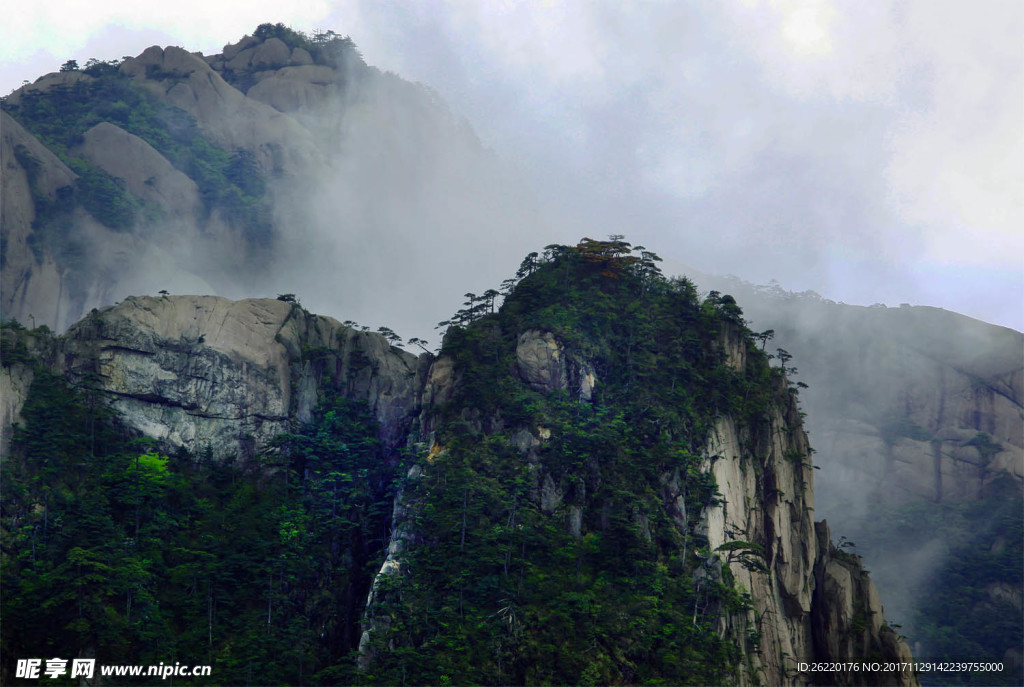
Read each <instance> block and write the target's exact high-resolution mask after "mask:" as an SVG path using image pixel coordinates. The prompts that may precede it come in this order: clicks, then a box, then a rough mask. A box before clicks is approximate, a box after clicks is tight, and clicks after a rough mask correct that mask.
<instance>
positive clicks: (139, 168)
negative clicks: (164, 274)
mask: <svg viewBox="0 0 1024 687" xmlns="http://www.w3.org/2000/svg"><path fill="white" fill-rule="evenodd" d="M72 153H74V154H79V155H81V157H83V158H85V159H86V160H87V161H89V162H91V163H92V164H94V165H96V166H97V167H99V168H100V169H102V170H104V171H105V172H107V173H108V174H110V176H112V177H114V178H115V179H121V180H122V181H123V182H124V183H125V185H126V186H127V187H128V190H129V191H131V192H132V193H133V194H134V195H136V196H138V197H139V198H142V199H143V200H145V201H148V202H150V203H153V204H154V205H156V206H158V207H159V208H161V209H162V210H163V212H164V213H166V215H169V216H171V217H179V216H180V217H181V218H182V219H185V220H186V221H189V222H196V220H197V214H198V212H199V208H200V200H199V187H197V186H196V184H195V182H194V181H192V180H191V179H189V178H188V177H187V176H185V175H184V174H183V173H182V172H180V171H178V170H177V169H175V167H174V165H172V164H171V163H170V162H168V161H167V158H165V157H164V156H163V155H161V154H160V153H158V152H157V151H156V150H155V149H154V148H153V147H152V146H151V145H149V144H148V143H146V142H145V141H143V140H142V139H141V138H139V137H138V136H134V135H132V134H130V133H128V132H127V131H125V130H124V129H121V128H119V127H116V126H114V125H113V124H110V123H109V122H100V123H99V124H97V125H96V126H94V127H93V128H91V129H89V130H88V131H86V132H85V135H84V136H83V141H82V144H81V146H80V147H79V148H78V149H76V150H73V151H72Z"/></svg>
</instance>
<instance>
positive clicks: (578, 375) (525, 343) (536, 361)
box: [516, 329, 597, 401]
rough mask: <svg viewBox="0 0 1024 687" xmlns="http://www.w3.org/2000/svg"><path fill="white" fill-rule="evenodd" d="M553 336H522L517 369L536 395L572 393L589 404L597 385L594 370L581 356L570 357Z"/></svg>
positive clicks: (517, 350) (529, 333) (537, 333)
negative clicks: (551, 392) (556, 391)
mask: <svg viewBox="0 0 1024 687" xmlns="http://www.w3.org/2000/svg"><path fill="white" fill-rule="evenodd" d="M564 349H565V347H564V346H563V345H562V344H561V343H560V342H559V341H557V340H556V339H555V336H554V335H553V334H552V333H551V332H540V331H537V330H535V329H531V330H530V331H528V332H523V334H521V335H520V336H519V345H518V346H517V347H516V367H517V369H518V370H519V376H520V377H521V378H522V379H523V381H524V382H526V383H527V384H529V385H530V387H531V388H532V389H533V390H534V391H541V392H547V391H555V390H568V391H570V392H572V393H576V394H578V395H579V398H580V400H582V401H589V400H591V398H592V397H593V394H594V387H595V386H596V385H597V375H596V374H595V373H594V369H593V366H591V365H590V364H589V363H587V362H586V361H584V360H581V359H579V357H578V356H574V355H570V356H567V355H566V353H565V351H564Z"/></svg>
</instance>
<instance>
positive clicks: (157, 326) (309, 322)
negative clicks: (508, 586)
mask: <svg viewBox="0 0 1024 687" xmlns="http://www.w3.org/2000/svg"><path fill="white" fill-rule="evenodd" d="M49 357H50V359H51V363H52V365H53V366H54V367H56V368H57V369H59V370H62V371H64V373H65V374H66V375H67V376H68V377H69V378H70V379H72V380H73V381H75V382H76V383H80V384H84V385H87V386H90V387H94V388H98V389H100V390H102V391H103V392H104V393H105V394H106V395H107V396H108V397H109V398H110V400H111V404H112V406H113V407H114V408H115V409H116V410H117V412H118V413H119V414H120V415H121V416H122V417H123V418H124V420H125V421H126V422H127V423H128V424H129V425H131V426H132V427H134V428H136V429H138V430H139V431H141V432H142V433H143V434H145V435H146V436H149V437H152V438H154V439H157V440H159V441H161V442H164V443H165V444H166V445H168V446H170V447H175V446H180V447H183V448H185V449H187V450H189V451H191V452H192V453H193V454H199V453H201V452H203V451H204V450H207V449H209V450H210V451H212V453H213V454H214V456H224V455H237V456H240V457H243V458H246V457H250V458H251V457H252V456H253V455H254V452H255V451H256V449H257V448H259V447H261V446H264V445H265V444H266V442H267V441H268V440H269V439H271V438H273V437H274V436H276V435H278V434H280V433H282V432H284V431H286V430H287V429H288V428H289V426H290V422H291V421H293V420H297V421H299V422H308V421H309V419H310V413H311V411H312V409H313V408H314V407H315V406H316V404H317V402H318V400H319V399H320V397H321V393H322V391H323V390H324V389H332V390H336V391H340V392H341V393H342V394H343V395H345V396H347V397H350V398H354V399H359V400H363V401H366V402H367V403H368V404H369V406H370V408H371V409H372V410H373V412H374V414H375V415H376V417H377V419H378V420H379V422H380V425H381V432H382V436H381V438H382V439H383V440H384V441H385V443H386V445H387V446H388V448H389V449H390V450H391V451H398V450H399V449H401V448H402V447H403V446H404V442H405V436H406V434H407V432H408V431H409V426H410V423H411V422H412V420H413V419H414V417H415V415H416V413H417V412H418V408H419V398H420V393H421V389H422V386H423V375H424V373H425V371H426V357H420V358H417V357H416V356H413V355H411V354H409V353H406V352H404V351H401V350H399V349H396V348H394V347H392V346H390V345H389V344H388V342H387V341H386V340H385V339H384V338H383V337H382V336H380V335H378V334H371V333H366V332H359V331H356V330H354V329H351V328H349V327H346V326H344V325H342V324H341V323H339V322H337V321H336V320H333V319H331V318H328V317H320V316H316V315H312V314H310V313H308V312H306V311H305V310H303V309H302V308H301V307H299V306H298V305H295V304H293V303H287V302H283V301H280V300H268V299H254V300H244V301H229V300H227V299H224V298H218V297H214V296H169V297H161V298H149V297H139V298H129V299H127V300H125V301H124V302H123V303H121V304H119V305H117V306H112V307H108V308H104V309H103V310H100V311H97V312H95V313H93V314H92V315H90V316H89V317H87V318H86V319H84V320H82V321H81V322H79V323H77V324H76V325H74V326H73V327H72V328H71V329H70V330H69V331H68V333H67V335H66V336H65V337H63V338H62V339H60V340H59V341H58V345H57V347H56V350H55V351H53V352H52V353H50V354H49ZM26 374H28V373H27V372H26V371H24V370H23V369H20V368H18V369H12V370H7V369H6V368H5V376H4V384H5V385H6V386H8V387H10V388H11V389H12V390H13V392H12V393H11V394H10V395H7V394H5V407H4V414H5V417H10V418H12V419H13V418H16V417H17V413H18V410H19V406H18V399H19V398H23V397H24V395H25V392H26V391H27V382H28V381H30V380H29V379H28V378H27V377H26V376H25V375H26Z"/></svg>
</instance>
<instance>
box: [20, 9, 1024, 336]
mask: <svg viewBox="0 0 1024 687" xmlns="http://www.w3.org/2000/svg"><path fill="white" fill-rule="evenodd" d="M267 21H269V22H279V21H280V22H284V23H286V24H289V25H290V26H292V27H293V28H295V29H299V30H306V31H309V30H312V29H317V28H321V29H333V30H335V31H337V32H339V33H342V34H348V35H350V36H351V37H352V38H353V39H354V40H355V42H356V44H357V45H358V46H359V48H360V49H361V51H362V53H363V55H364V57H365V58H366V61H367V62H368V63H369V64H371V65H375V66H378V67H380V68H382V69H386V70H391V71H394V72H397V73H398V74H400V75H402V76H403V77H405V78H407V79H410V80H415V81H420V82H422V83H424V84H427V85H429V86H430V87H432V88H434V89H436V90H437V91H438V92H439V93H441V95H442V96H443V97H444V98H445V99H446V100H447V101H448V103H449V104H450V105H451V106H452V107H453V109H455V110H456V111H458V112H459V113H461V114H463V115H465V116H466V117H467V119H468V120H469V121H470V122H471V124H472V125H473V127H474V128H475V129H476V131H477V132H478V134H479V135H480V137H481V139H482V141H483V142H484V143H485V145H487V146H488V147H490V148H492V149H494V150H495V151H496V152H497V153H498V154H499V155H500V156H501V157H502V158H503V159H504V160H506V161H507V162H508V163H509V164H511V165H514V166H515V167H516V168H518V169H519V171H520V172H521V173H522V175H523V176H524V177H526V179H527V180H528V181H529V182H530V183H531V185H532V187H533V188H534V190H535V192H536V193H537V196H538V198H539V200H540V202H541V203H542V206H543V207H544V208H545V209H546V210H547V212H548V213H550V216H551V217H552V222H553V225H555V226H558V227H559V231H558V236H555V237H553V238H552V240H565V239H564V237H566V236H572V237H578V236H583V235H591V236H595V237H602V236H605V235H607V234H609V233H622V234H626V235H627V238H628V239H630V240H632V241H633V242H634V243H643V244H644V245H646V246H647V247H648V248H650V249H652V250H654V251H656V252H658V253H660V254H661V255H663V256H664V257H666V258H674V259H676V260H679V261H681V262H683V263H686V264H690V265H693V266H694V267H697V268H699V269H702V270H705V271H709V272H719V273H732V274H736V275H738V276H740V277H743V278H745V279H748V280H751V281H755V282H759V283H765V282H767V281H768V280H770V279H777V280H778V281H779V282H780V283H781V284H782V285H783V286H784V287H786V288H788V289H791V290H804V289H813V290H815V291H818V292H819V293H821V294H822V295H824V296H826V297H829V298H832V299H835V300H842V301H846V302H849V303H859V304H865V305H867V304H872V303H875V302H884V303H888V304H890V305H896V304H899V303H900V302H910V303H914V304H923V305H936V306H940V307H945V308H948V309H951V310H957V311H959V312H963V313H966V314H969V315H972V316H974V317H978V318H980V319H983V320H986V321H989V322H994V323H998V324H1003V325H1007V326H1012V327H1014V328H1016V329H1024V76H1022V73H1024V41H1022V40H1021V36H1024V3H1021V2H1020V1H1019V0H1007V1H1005V2H995V1H992V2H978V1H975V2H970V3H968V2H964V1H963V0H903V1H901V2H882V1H880V0H873V1H872V2H853V1H849V2H834V1H830V0H721V1H715V2H711V1H708V2H690V3H685V2H663V3H657V2H647V3H623V2H621V0H619V1H616V2H607V3H602V2H564V3H561V2H539V1H538V2H498V1H497V0H487V1H486V2H457V3H443V2H415V3H414V2H379V1H372V0H366V1H354V2H326V1H323V0H298V1H297V2H292V3H280V2H270V1H269V0H246V2H241V3H233V2H208V1H204V2H198V1H196V0H178V1H177V2H174V3H144V4H143V3H128V2H103V1H102V0H100V1H99V2H91V3H81V2H72V1H70V0H59V1H54V0H48V1H46V2H42V3H28V2H22V3H17V4H15V5H14V6H13V7H8V8H7V9H6V10H5V11H4V13H3V24H2V25H0V93H8V92H10V91H11V90H12V89H14V88H16V87H17V86H19V85H20V84H21V83H22V80H25V79H27V80H30V81H31V80H34V79H35V78H37V77H38V76H40V75H42V74H44V73H46V72H50V71H55V70H56V69H57V68H58V67H59V65H60V64H61V63H63V62H64V61H65V60H67V59H77V60H78V61H79V62H80V63H84V62H85V60H86V59H88V58H90V57H96V58H99V59H111V58H120V57H122V56H124V55H137V54H139V53H140V52H142V50H143V49H145V48H146V47H147V46H149V45H153V44H160V45H181V46H183V47H186V48H188V49H189V50H200V51H202V52H204V53H207V54H209V53H212V52H219V51H220V49H221V48H222V46H223V45H224V44H225V43H229V42H234V41H236V40H237V39H238V38H240V37H241V36H242V35H244V34H246V33H249V32H251V31H252V29H253V28H255V26H256V25H258V24H260V23H262V22H267ZM541 247H542V246H538V248H541ZM506 276H508V275H496V279H495V283H497V282H498V281H500V280H501V279H503V278H505V277H506Z"/></svg>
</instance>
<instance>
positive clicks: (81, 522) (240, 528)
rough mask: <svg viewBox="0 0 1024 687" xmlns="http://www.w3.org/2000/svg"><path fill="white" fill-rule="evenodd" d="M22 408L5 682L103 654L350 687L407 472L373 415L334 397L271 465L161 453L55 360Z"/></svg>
mask: <svg viewBox="0 0 1024 687" xmlns="http://www.w3.org/2000/svg"><path fill="white" fill-rule="evenodd" d="M7 328H8V329H10V327H7ZM8 333H9V332H6V331H5V332H4V334H5V337H4V341H5V342H8V343H9V345H7V346H6V347H5V350H4V362H5V364H14V363H16V362H17V363H24V362H25V361H26V360H27V359H28V356H27V353H26V351H25V350H24V347H23V346H21V347H19V346H18V345H17V343H14V342H9V341H8V339H9V338H10V337H8V336H6V334H8ZM22 415H23V418H24V424H23V426H22V427H19V428H18V429H17V430H16V431H15V434H14V438H13V442H12V450H11V455H10V456H9V457H7V458H5V460H4V463H3V466H2V471H3V474H2V476H0V477H2V492H0V545H2V549H0V550H2V555H0V576H2V578H3V581H4V584H3V586H2V588H0V611H2V615H3V619H4V622H3V626H2V632H0V653H2V654H3V655H4V656H5V657H8V658H9V659H10V660H5V661H4V665H3V667H2V670H3V671H4V676H5V678H11V677H13V676H12V675H10V674H7V671H11V670H13V665H14V661H13V659H14V658H26V657H54V656H57V657H63V658H66V659H67V658H72V657H78V656H94V657H96V659H97V662H98V663H99V664H104V665H106V664H152V665H156V664H159V663H160V662H163V663H165V664H170V665H173V664H174V663H175V662H176V661H179V662H181V663H182V664H190V665H191V664H210V665H212V666H213V669H212V674H211V676H210V677H209V678H207V679H205V680H198V679H197V680H196V681H194V682H193V684H199V683H204V682H205V683H209V684H254V685H255V684H267V685H279V684H304V683H309V684H320V683H327V684H336V683H337V682H350V681H351V680H349V679H345V678H344V676H345V675H352V674H353V672H354V670H353V666H354V660H353V659H352V658H351V652H352V651H353V650H354V649H355V646H356V643H357V641H358V638H359V637H358V632H359V625H358V623H359V620H360V616H361V614H362V611H363V604H364V603H365V598H366V593H367V591H368V587H369V580H370V579H372V574H373V572H374V570H376V568H377V567H379V565H380V562H381V560H382V557H383V554H382V549H383V546H384V543H385V542H386V537H387V523H388V519H389V518H390V506H391V494H390V493H388V485H390V484H391V483H392V482H393V472H394V468H393V467H390V466H388V465H387V464H386V463H385V462H383V461H382V460H381V459H380V455H379V453H378V450H377V440H376V439H375V436H376V425H375V422H374V420H373V418H372V416H371V415H370V414H369V412H368V411H367V409H366V408H365V407H362V406H360V405H359V404H356V403H353V402H350V401H346V400H344V399H340V398H329V399H327V400H326V401H325V402H324V403H323V404H322V405H321V406H320V407H319V408H318V409H317V410H316V412H315V414H314V418H313V420H312V422H310V423H309V424H307V425H301V426H299V427H297V428H296V430H295V431H294V432H293V433H291V434H288V435H284V436H282V437H280V439H279V440H278V442H277V443H276V446H275V448H274V450H273V451H272V452H271V453H270V454H268V456H267V461H268V463H270V465H269V466H263V467H260V466H244V465H238V464H235V463H234V462H232V461H231V460H230V459H229V458H228V459H226V460H213V459H212V457H211V456H210V455H209V454H208V453H207V454H206V455H201V456H198V457H193V456H189V455H185V454H181V455H176V456H170V457H168V456H164V455H161V454H159V453H158V452H157V451H156V450H155V449H154V447H153V446H152V444H151V443H150V442H148V441H144V440H139V439H136V438H133V437H132V436H131V434H130V433H129V432H128V431H127V430H126V429H125V428H124V427H122V426H121V425H120V424H119V423H118V422H117V420H116V418H115V417H114V416H113V414H112V413H111V412H110V411H109V410H108V409H107V408H106V406H105V405H104V403H103V401H102V400H101V398H100V396H99V395H98V394H96V393H95V392H91V391H89V390H88V389H75V388H72V387H69V386H68V384H67V383H66V382H65V381H64V380H63V379H62V378H60V377H56V376H54V375H52V374H50V373H49V372H46V371H45V370H44V369H42V368H37V369H36V370H35V381H34V382H33V384H32V388H31V393H30V396H29V398H28V400H27V402H26V404H25V406H24V409H23V412H22ZM325 671H326V672H325ZM320 673H323V675H319V674H320ZM10 681H11V680H9V679H4V680H3V682H4V683H5V684H6V683H7V682H10ZM51 682H53V684H61V682H60V681H59V680H57V681H51ZM115 683H116V681H115Z"/></svg>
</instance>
